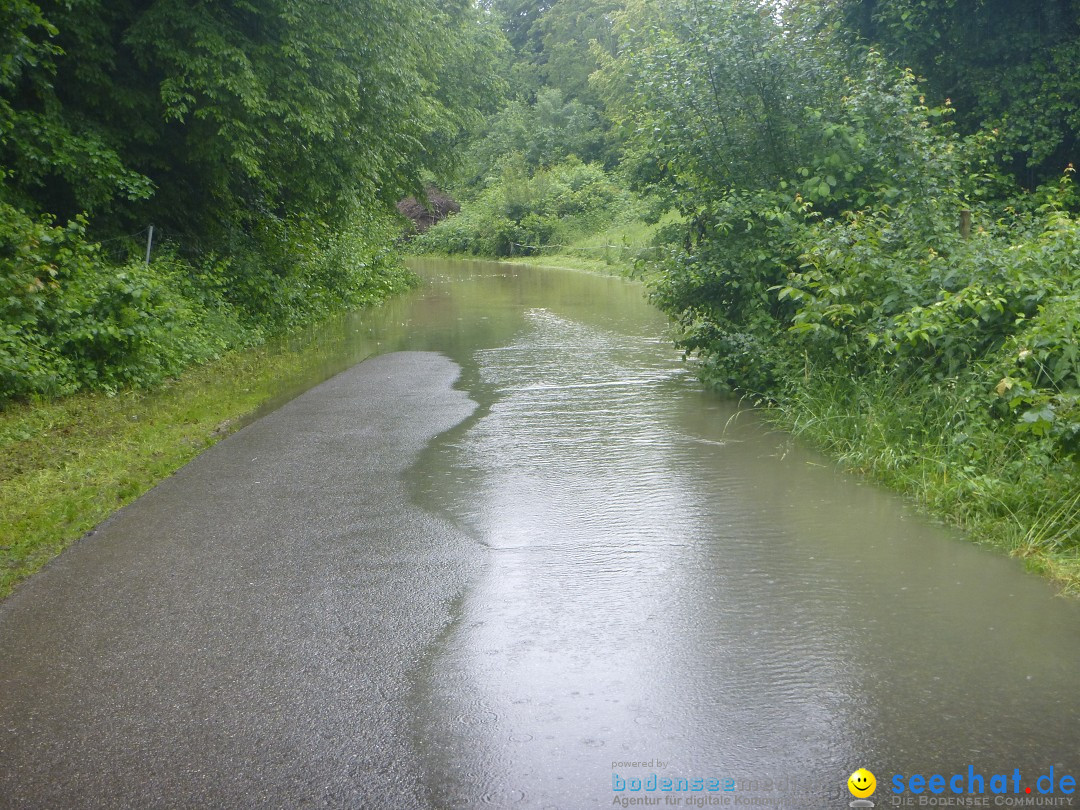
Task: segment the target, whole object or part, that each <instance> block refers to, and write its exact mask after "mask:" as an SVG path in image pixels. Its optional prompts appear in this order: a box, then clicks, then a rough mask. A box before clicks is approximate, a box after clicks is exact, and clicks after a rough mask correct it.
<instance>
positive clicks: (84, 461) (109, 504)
mask: <svg viewBox="0 0 1080 810" xmlns="http://www.w3.org/2000/svg"><path fill="white" fill-rule="evenodd" d="M319 351H320V347H319V346H318V345H313V346H306V344H305V341H304V340H302V339H299V340H297V339H295V337H294V339H291V340H290V339H282V340H280V341H275V342H274V343H273V344H269V345H267V346H263V347H259V348H256V349H249V350H244V351H237V352H232V353H230V354H228V355H226V356H225V357H224V358H222V359H221V360H218V361H216V362H213V363H210V364H207V365H204V366H199V367H195V368H191V369H189V370H188V371H186V372H184V373H183V374H181V375H180V376H179V377H177V378H175V379H170V380H167V381H165V382H164V383H162V384H161V385H159V386H157V387H155V388H152V389H149V390H126V391H122V392H120V393H118V394H115V395H113V396H108V395H105V394H101V393H82V394H76V395H73V396H70V397H66V398H63V399H58V400H52V401H48V400H46V401H41V402H35V403H24V404H11V405H8V406H7V407H6V408H5V409H4V410H2V411H0V599H2V598H3V597H5V596H7V595H8V594H9V593H11V591H12V589H13V588H14V587H15V586H16V585H17V584H18V583H19V582H21V581H22V580H24V579H25V578H26V577H28V576H30V575H31V574H33V573H34V572H35V571H37V570H38V569H40V568H41V567H42V566H43V565H44V564H45V563H46V562H48V561H49V560H50V559H52V558H53V557H54V556H56V555H57V554H59V553H60V552H61V551H63V550H64V549H65V548H66V547H67V546H68V545H70V544H71V543H72V542H74V541H75V540H77V539H78V538H79V537H81V536H82V535H83V534H85V533H86V532H87V531H89V530H90V529H92V528H93V527H94V526H95V525H97V524H98V523H100V522H101V521H102V520H104V519H105V518H107V517H108V516H109V515H110V514H112V513H113V512H115V511H116V510H117V509H119V508H120V507H122V506H124V505H125V504H127V503H129V502H131V501H133V500H134V499H135V498H137V497H139V495H141V494H142V493H144V492H146V491H147V490H148V489H150V488H151V487H153V486H154V485H155V484H156V483H158V482H159V481H161V480H162V479H163V478H166V477H167V476H169V475H171V474H172V473H173V472H175V471H176V470H177V469H179V468H180V467H182V466H183V465H184V464H186V463H187V462H189V461H190V460H191V459H193V458H194V457H195V456H197V455H198V454H199V453H201V452H202V451H203V450H205V449H206V448H208V447H210V446H211V445H212V444H214V443H216V442H217V441H219V440H220V439H221V438H223V437H224V436H226V435H228V434H229V433H230V432H232V431H233V430H235V429H236V428H237V427H239V426H241V425H242V424H243V423H244V418H245V417H246V416H249V415H250V414H252V413H253V412H254V411H256V410H257V409H258V408H259V407H260V406H262V405H264V404H266V403H267V402H268V401H270V400H272V399H274V398H275V397H277V396H280V395H281V392H282V391H283V390H287V389H289V388H292V387H295V385H296V384H297V381H299V380H303V379H307V378H308V377H310V368H311V367H312V365H313V356H314V355H317V354H318V353H319ZM316 361H317V358H316Z"/></svg>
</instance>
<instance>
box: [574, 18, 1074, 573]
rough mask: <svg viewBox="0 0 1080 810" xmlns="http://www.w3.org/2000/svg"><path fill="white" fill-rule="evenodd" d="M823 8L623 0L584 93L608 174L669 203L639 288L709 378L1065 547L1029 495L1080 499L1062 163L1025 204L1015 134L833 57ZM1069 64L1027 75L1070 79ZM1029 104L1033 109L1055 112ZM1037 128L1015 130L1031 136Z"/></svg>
mask: <svg viewBox="0 0 1080 810" xmlns="http://www.w3.org/2000/svg"><path fill="white" fill-rule="evenodd" d="M841 5H843V4H841ZM868 5H870V4H860V3H855V2H854V1H853V2H852V3H849V4H846V5H845V6H844V8H846V9H849V10H850V8H852V7H855V6H868ZM971 5H972V3H965V1H964V0H942V2H933V0H931V1H930V2H915V0H912V2H905V3H897V4H877V6H876V8H877V11H875V12H874V14H875V15H877V17H876V19H879V20H884V19H886V18H888V19H892V20H895V19H899V18H898V17H896V14H897V13H899V12H898V11H897V10H898V9H903V10H905V12H906V11H912V12H913V10H915V9H918V10H919V13H920V14H923V16H922V17H920V18H919V20H918V21H916V22H915V23H913V24H914V25H915V29H913V30H915V31H916V34H915V38H916V39H918V36H919V35H925V36H927V37H933V36H936V35H935V34H934V33H933V25H932V21H933V20H937V19H940V16H941V14H945V13H948V14H950V15H952V14H954V12H955V13H957V14H958V13H959V10H960V9H961V8H968V7H969V6H971ZM976 5H978V6H979V9H980V10H979V14H981V13H982V8H983V7H984V5H985V7H987V8H989V7H990V6H997V5H1001V4H999V3H994V2H992V0H986V2H985V4H983V3H977V4H976ZM1045 5H1046V6H1050V5H1051V4H1050V3H1047V4H1045ZM939 12H940V13H939ZM1013 13H1015V14H1020V13H1021V12H1019V11H1017V10H1015V9H1014V12H1013ZM837 19H839V18H837V17H834V16H833V15H832V13H831V10H830V8H829V4H816V3H791V4H787V5H785V6H784V7H783V8H782V9H778V8H777V7H776V5H775V4H772V3H766V2H758V0H724V1H723V2H720V1H719V0H717V2H707V1H706V0H660V1H659V2H656V1H653V0H650V1H649V2H645V0H642V1H641V2H632V3H628V4H627V8H626V10H625V11H624V13H622V14H621V15H620V16H619V18H618V21H617V26H616V27H617V31H618V32H619V35H620V38H621V48H620V50H619V52H618V56H616V57H612V58H609V59H607V60H606V61H605V63H604V67H603V70H602V72H601V74H600V75H599V76H598V77H596V78H595V79H594V85H595V86H597V87H598V88H602V90H603V92H604V96H605V101H606V103H607V105H608V107H607V108H608V111H609V114H611V115H613V116H614V117H615V119H616V121H617V124H618V126H619V127H621V128H622V130H623V131H627V132H629V133H631V138H630V142H629V144H628V146H627V149H626V155H627V161H626V165H625V171H626V172H627V174H628V175H629V176H631V177H632V178H634V181H635V183H636V184H637V185H638V186H639V187H641V188H647V189H649V190H652V191H655V192H656V194H657V197H658V198H659V199H661V200H664V201H668V202H672V203H674V204H675V205H676V206H677V207H678V210H679V211H680V213H681V219H680V221H679V222H678V223H677V224H676V225H675V226H674V227H670V228H668V229H667V244H666V249H665V250H664V251H663V253H662V254H660V255H659V256H657V257H655V258H654V259H653V260H651V261H649V262H647V263H646V267H645V271H646V276H647V278H650V279H651V286H652V293H653V296H654V300H655V301H656V302H657V304H658V305H659V306H660V307H661V308H662V309H664V310H665V311H666V312H668V313H669V314H670V315H671V316H672V319H673V320H674V322H675V325H676V327H677V333H676V335H677V340H678V342H679V345H680V346H681V347H682V348H684V349H685V350H686V351H687V352H688V353H691V354H695V355H697V356H698V357H699V359H700V365H699V367H700V369H701V372H702V375H703V376H704V377H705V378H706V379H707V380H708V381H709V382H710V383H712V384H714V385H716V386H718V387H722V388H727V389H730V390H735V391H738V392H741V393H744V394H749V395H751V396H752V397H754V398H755V399H756V400H757V401H767V402H771V403H773V404H774V405H775V406H776V407H777V413H778V414H780V417H779V418H780V419H781V421H782V422H783V423H784V424H787V425H788V426H790V427H793V428H795V429H797V430H799V431H800V432H804V433H806V434H807V435H809V436H810V437H811V438H813V439H814V440H815V441H817V442H819V443H821V444H822V445H824V446H826V447H827V448H828V449H829V450H830V451H832V452H833V453H835V454H837V455H838V456H840V457H842V458H844V459H845V460H848V461H849V462H850V463H852V464H853V465H854V466H857V467H859V468H860V469H865V470H867V471H869V472H871V473H873V474H875V475H878V476H880V477H881V478H883V479H884V480H886V481H888V482H889V483H890V484H892V485H894V486H897V487H898V488H900V489H903V490H906V491H909V492H912V493H913V494H915V495H916V496H917V497H918V498H919V499H920V500H922V501H923V502H924V503H926V504H927V505H929V506H931V507H932V508H934V509H935V510H938V511H940V512H942V513H944V514H948V515H950V516H951V517H952V518H953V519H954V520H956V521H957V522H959V523H962V524H964V525H967V526H977V527H980V528H986V530H987V531H992V532H994V533H995V534H996V535H997V536H1006V535H1009V536H1013V535H1016V537H1017V538H1018V539H1016V542H1015V543H1013V547H1014V548H1015V549H1017V550H1018V553H1025V554H1027V553H1029V552H1030V553H1042V552H1040V551H1038V549H1042V548H1051V547H1052V548H1053V549H1055V550H1056V551H1055V553H1058V552H1061V553H1071V552H1074V551H1075V550H1076V549H1077V548H1080V535H1078V533H1077V525H1078V522H1077V504H1076V502H1075V499H1074V500H1072V501H1070V500H1069V499H1068V498H1065V499H1064V500H1062V499H1057V500H1054V501H1053V502H1052V503H1049V504H1048V503H1047V501H1046V497H1047V496H1046V493H1048V492H1051V493H1053V492H1057V493H1061V492H1065V493H1070V492H1072V493H1075V491H1077V489H1078V488H1080V480H1078V476H1077V467H1076V463H1077V459H1078V458H1080V456H1078V454H1080V405H1078V402H1080V374H1078V368H1080V367H1078V363H1080V354H1078V349H1077V334H1078V330H1080V315H1078V313H1080V307H1078V303H1080V221H1078V220H1077V219H1076V218H1075V217H1074V216H1073V215H1071V214H1070V213H1069V212H1070V211H1073V210H1075V209H1076V204H1077V195H1076V190H1075V189H1074V187H1073V183H1072V179H1071V174H1072V169H1071V167H1070V168H1069V169H1067V170H1066V172H1065V174H1064V176H1063V177H1062V179H1060V181H1058V182H1056V183H1052V184H1049V185H1047V186H1045V187H1042V188H1039V189H1037V190H1036V191H1034V192H1032V193H1025V192H1022V191H1020V190H1019V189H1018V187H1017V186H1016V185H1015V184H1014V182H1013V181H1012V179H1011V178H1010V172H1011V170H1012V169H1013V168H1014V166H1013V165H1011V164H1010V163H1009V160H1010V159H1011V157H1010V156H1012V155H1013V154H1014V153H1016V151H1017V144H1018V140H1017V139H1018V138H1020V139H1024V138H1027V139H1030V138H1038V137H1040V136H1038V135H1033V134H1032V132H1033V131H1034V130H1032V129H1029V128H1027V127H1020V128H1011V129H1010V128H1009V127H1008V126H1007V122H1005V121H1004V119H1001V125H1000V126H998V127H996V128H995V127H987V128H985V129H979V128H978V127H977V126H975V127H972V126H971V119H970V118H969V117H961V119H960V120H961V124H960V126H959V127H957V126H956V124H955V123H954V121H955V120H956V119H957V113H956V110H955V107H954V105H953V104H951V103H949V102H948V101H947V100H945V102H944V103H943V104H941V105H940V106H935V105H933V104H928V103H927V101H926V95H927V94H926V92H925V91H924V90H923V89H922V88H920V86H919V84H918V82H917V81H916V77H915V74H914V73H913V72H912V71H911V70H902V69H898V68H897V67H895V66H894V65H893V64H891V63H890V62H889V61H888V60H887V59H886V58H884V57H882V56H880V55H879V54H878V53H876V52H874V51H872V50H860V49H858V48H852V47H851V42H850V38H849V36H848V35H847V34H846V33H845V32H844V31H843V30H842V29H841V28H839V27H838V26H837ZM957 19H959V16H957ZM958 24H959V23H958ZM897 30H899V29H897ZM941 35H942V36H951V34H949V31H947V30H946V31H943V32H942V34H941ZM897 37H898V38H900V35H899V34H897ZM920 47H921V46H920ZM1068 47H1070V46H1069V45H1066V44H1065V42H1064V40H1062V45H1061V48H1062V49H1067V48H1068ZM1062 52H1063V51H1062V50H1060V49H1059V50H1057V51H1055V54H1056V56H1054V57H1053V58H1058V57H1060V56H1061V53H1062ZM954 58H956V59H960V58H963V57H960V56H956V55H954V54H952V53H951V52H950V53H949V55H948V56H946V57H945V58H944V61H948V60H950V59H954ZM1048 58H1049V57H1048ZM1068 64H1069V62H1068V60H1067V59H1066V60H1065V61H1060V60H1059V63H1058V64H1057V66H1056V67H1055V68H1054V69H1053V70H1052V71H1050V70H1049V68H1047V67H1046V65H1045V64H1043V63H1041V62H1040V63H1039V64H1037V65H1036V67H1035V69H1037V70H1046V71H1049V72H1047V73H1046V76H1047V77H1049V76H1050V75H1051V74H1055V75H1057V74H1066V75H1064V76H1062V77H1061V81H1062V86H1064V87H1068V86H1069V85H1068V83H1069V82H1070V81H1072V80H1073V77H1074V74H1075V71H1073V70H1072V69H1071V68H1069V67H1068ZM920 67H921V66H920ZM1017 70H1019V68H1017ZM1011 75H1013V77H1014V78H1015V75H1016V74H1011ZM1047 80H1048V81H1049V78H1048V79H1047ZM952 95H953V98H959V97H960V96H959V94H957V93H953V94H952ZM1043 95H1044V96H1045V97H1042V96H1039V95H1038V94H1035V93H1033V95H1032V97H1031V98H1030V99H1029V101H1030V102H1031V104H1033V105H1037V106H1040V107H1044V106H1045V107H1046V109H1045V110H1043V112H1045V113H1046V115H1049V116H1051V117H1053V116H1057V115H1061V114H1063V108H1062V107H1061V105H1060V104H1059V99H1058V97H1057V95H1056V94H1054V93H1050V94H1043ZM964 115H965V116H967V113H966V112H965V113H964ZM1040 115H1042V113H1040V114H1038V115H1033V116H1031V117H1030V121H1031V123H1032V127H1036V128H1037V127H1046V126H1049V125H1048V124H1046V119H1045V117H1043V118H1040ZM1054 126H1056V124H1055V125H1054ZM957 129H959V133H958V132H957V131H956V130H957ZM1061 132H1063V130H1060V129H1059V130H1058V135H1060V134H1061ZM968 133H970V134H968ZM1055 139H1057V140H1055ZM1066 142H1067V138H1065V137H1064V135H1062V136H1061V138H1058V136H1057V135H1053V136H1051V135H1047V141H1046V142H1045V143H1044V144H1043V145H1044V146H1045V147H1046V150H1044V151H1041V152H1040V151H1038V150H1036V151H1035V152H1031V154H1032V155H1034V156H1035V157H1036V159H1037V160H1043V158H1045V157H1046V156H1047V155H1050V154H1051V153H1054V154H1057V153H1058V151H1059V150H1058V146H1060V145H1062V144H1065V143H1066ZM1021 151H1023V150H1021ZM1003 155H1004V156H1005V161H1004V162H1003V158H1002V156H1003ZM1038 155H1042V157H1038ZM1032 165H1034V164H1032ZM962 222H966V223H968V227H967V230H969V231H970V234H966V233H965V232H963V231H964V228H962V225H961V223H962ZM1014 539H1015V538H1014ZM1010 542H1011V541H1010ZM1033 549H1035V550H1034V551H1033Z"/></svg>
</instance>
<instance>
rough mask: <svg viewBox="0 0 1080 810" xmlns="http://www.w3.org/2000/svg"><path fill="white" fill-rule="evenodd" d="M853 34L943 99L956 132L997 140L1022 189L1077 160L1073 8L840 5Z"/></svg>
mask: <svg viewBox="0 0 1080 810" xmlns="http://www.w3.org/2000/svg"><path fill="white" fill-rule="evenodd" d="M839 10H840V12H841V14H842V17H843V19H844V21H845V24H846V25H848V26H849V27H850V28H851V29H852V30H854V31H855V32H857V33H858V34H860V35H861V36H862V37H864V38H865V39H866V41H868V42H870V43H872V44H874V45H876V46H878V47H880V48H881V49H882V50H883V51H884V53H885V54H886V55H887V56H889V57H890V58H892V59H894V60H895V61H897V62H899V63H900V64H901V65H903V66H908V67H911V68H912V69H914V70H915V71H916V73H917V74H919V75H921V76H925V79H926V81H925V84H926V89H927V92H928V95H930V96H931V97H932V98H933V99H934V100H935V101H936V102H937V103H941V102H942V101H944V100H945V99H950V100H951V102H952V105H953V106H954V107H955V108H956V110H957V116H956V120H957V123H958V126H959V128H960V130H961V132H964V133H971V132H975V131H976V130H978V129H979V128H986V129H993V128H996V129H997V130H998V132H999V136H1000V137H999V142H1000V144H1001V149H1002V150H1003V153H1004V154H1005V155H1006V156H1007V158H1008V160H1010V161H1011V164H1012V168H1013V170H1014V172H1015V173H1016V175H1017V176H1018V177H1019V178H1020V179H1021V180H1022V181H1023V182H1024V183H1025V184H1026V185H1028V186H1029V187H1032V186H1034V185H1037V184H1038V183H1039V182H1042V181H1044V180H1046V179H1049V178H1054V177H1057V176H1059V175H1060V173H1061V171H1062V170H1063V169H1064V168H1065V167H1066V166H1067V165H1068V164H1069V163H1074V162H1076V160H1077V159H1078V158H1080V2H1078V0H1031V2H1022V3H1020V2H1015V0H889V2H882V1H881V0H843V1H842V2H841V3H840V5H839Z"/></svg>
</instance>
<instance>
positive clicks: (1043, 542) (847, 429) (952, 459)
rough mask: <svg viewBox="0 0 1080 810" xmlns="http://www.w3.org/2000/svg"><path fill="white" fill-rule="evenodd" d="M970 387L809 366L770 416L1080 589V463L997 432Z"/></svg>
mask: <svg viewBox="0 0 1080 810" xmlns="http://www.w3.org/2000/svg"><path fill="white" fill-rule="evenodd" d="M966 390H967V389H966V386H965V385H964V381H963V380H957V379H949V380H943V381H941V382H939V383H938V384H936V385H933V386H926V385H925V383H922V384H918V385H915V384H909V383H908V382H907V381H905V380H904V379H902V378H900V377H899V376H898V375H890V374H887V373H884V372H882V373H878V374H873V375H867V376H863V377H852V376H849V375H845V374H843V373H842V372H841V371H839V370H836V369H826V370H823V369H813V368H810V367H807V369H806V370H805V372H804V374H803V375H802V377H801V378H800V379H799V380H797V381H795V382H794V383H792V385H791V386H790V388H789V390H788V393H787V394H786V395H785V396H783V397H781V398H779V401H778V402H777V404H775V405H773V406H772V408H771V409H770V411H769V413H770V415H771V417H772V419H773V420H774V421H775V423H777V424H778V425H779V426H781V427H783V428H785V429H787V430H790V431H791V432H792V433H794V434H795V435H798V436H800V437H803V438H804V439H806V440H808V441H809V442H810V443H812V444H814V445H816V446H817V447H819V448H821V449H822V450H824V451H825V452H827V453H829V454H830V455H832V456H833V457H834V458H836V459H837V460H838V461H839V462H840V463H841V464H842V465H843V466H844V467H845V468H847V469H850V470H852V471H854V472H857V473H860V474H863V475H866V476H868V477H870V478H872V479H874V480H877V481H880V482H882V483H884V484H885V485H887V486H889V487H892V488H894V489H896V490H899V491H900V492H902V493H904V494H906V495H907V496H908V497H910V498H911V499H912V500H914V502H915V503H916V504H917V505H918V506H920V507H921V508H923V509H924V510H926V511H927V512H928V513H930V514H932V515H935V516H938V517H941V518H942V519H944V520H945V521H947V522H948V523H950V524H952V525H955V526H957V527H959V528H961V529H963V530H965V531H966V532H967V533H968V534H969V535H970V536H971V537H972V538H973V539H974V540H975V541H977V542H980V543H983V544H986V545H990V546H993V547H996V548H999V549H1003V550H1005V551H1007V552H1009V553H1011V554H1013V555H1014V556H1017V557H1020V558H1022V559H1023V560H1024V561H1025V564H1026V565H1027V566H1028V567H1029V568H1030V569H1031V570H1035V571H1039V572H1040V573H1043V574H1046V575H1048V576H1050V577H1051V578H1052V579H1054V580H1056V581H1058V582H1059V583H1061V584H1062V585H1063V586H1064V587H1065V588H1066V589H1068V590H1073V591H1077V592H1080V465H1078V464H1077V463H1076V462H1075V461H1074V460H1071V459H1069V458H1061V457H1057V456H1055V455H1053V454H1052V453H1049V452H1046V453H1043V452H1040V449H1039V448H1038V446H1037V445H1033V443H1032V442H1031V441H1030V440H1024V441H1021V440H1019V439H1018V438H1017V437H1016V435H1015V434H1014V433H1011V432H1008V431H1002V430H1000V429H995V425H994V421H993V416H992V415H991V414H990V413H988V412H986V411H985V410H984V409H982V408H981V407H980V406H979V405H978V404H977V400H976V399H974V398H972V397H970V396H967V395H966V394H965V391H966Z"/></svg>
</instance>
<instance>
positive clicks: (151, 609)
mask: <svg viewBox="0 0 1080 810" xmlns="http://www.w3.org/2000/svg"><path fill="white" fill-rule="evenodd" d="M457 374H458V367H457V366H456V365H455V364H453V363H452V362H451V361H449V360H447V359H445V358H443V357H441V356H439V355H435V354H428V353H418V352H409V353H399V354H392V355H385V356H382V357H378V358H375V359H373V360H369V361H367V362H364V363H362V364H360V365H358V366H356V367H354V368H353V369H351V370H349V371H347V372H345V373H343V374H340V375H338V376H337V377H334V378H333V379H331V380H329V381H328V382H326V383H324V384H323V385H320V386H319V387H317V388H314V389H312V390H311V391H309V392H307V393H306V394H304V395H302V396H300V397H299V398H297V399H295V400H293V401H292V402H290V403H289V404H287V405H285V406H284V407H283V408H281V409H280V410H278V411H275V412H274V413H272V414H270V415H269V416H267V417H266V418H264V419H261V420H259V421H258V422H256V423H254V424H252V425H249V426H248V427H246V428H244V429H243V430H241V431H239V432H237V433H236V434H235V435H233V436H231V437H229V438H228V439H226V440H225V441H223V442H221V443H220V444H218V445H217V446H215V447H214V448H212V449H211V450H209V451H207V452H206V453H204V454H203V455H202V456H200V457H199V458H198V459H196V460H195V461H194V462H192V463H191V464H189V465H188V466H187V467H185V468H184V469H182V470H181V471H179V472H178V473H177V474H176V475H175V476H173V477H172V478H170V479H168V480H167V481H165V482H163V483H162V484H161V485H160V486H158V487H157V488H156V489H154V490H153V491H152V492H150V493H148V494H147V495H145V496H144V497H143V498H141V499H139V500H138V501H137V502H135V503H134V504H132V505H131V506H129V507H127V508H125V509H124V510H122V511H121V512H119V513H118V514H117V515H115V516H114V517H113V518H112V519H110V520H109V521H107V522H106V523H105V524H103V525H102V526H101V527H99V529H98V530H97V532H96V533H94V534H93V535H91V536H88V537H87V538H85V539H83V540H82V541H80V542H79V543H77V544H76V545H75V546H74V547H72V548H71V549H69V550H68V551H67V552H66V553H64V554H63V555H61V557H60V558H58V559H57V560H55V561H54V562H53V563H52V564H50V565H49V566H48V567H47V568H46V569H45V570H44V571H42V572H41V573H40V574H38V575H37V576H36V577H34V578H33V579H31V580H30V581H29V582H28V583H26V584H25V585H24V586H23V587H22V588H20V589H19V590H18V591H17V592H16V593H15V594H14V595H13V596H12V597H11V598H10V599H8V600H7V601H6V602H5V603H3V604H2V605H0V807H5V808H7V807H19V808H23V807H42V808H45V807H48V808H57V807H110V808H115V807H139V808H149V807H225V808H228V807H251V806H259V807H289V808H295V807H309V806H310V807H315V806H331V807H394V808H409V807H422V806H424V804H425V802H424V791H423V788H422V786H421V784H420V783H419V771H420V769H419V763H418V762H417V761H416V757H415V754H414V753H413V750H412V747H411V746H410V743H409V739H410V735H411V734H417V733H419V734H422V733H423V729H420V728H411V727H410V711H409V703H410V691H411V679H410V674H411V673H412V672H414V670H415V668H416V667H417V666H418V665H420V664H421V663H422V660H423V656H424V653H425V649H426V648H427V647H428V646H429V645H430V643H431V642H432V641H433V640H434V639H435V638H436V636H437V635H438V633H439V632H440V630H441V629H442V628H443V627H445V626H446V624H447V622H448V621H449V620H450V606H451V605H452V602H453V599H454V597H455V596H456V595H458V594H459V593H460V592H461V591H462V589H463V587H464V584H465V582H466V580H467V579H468V578H469V577H470V575H471V574H472V573H473V572H475V571H476V570H477V567H478V566H479V565H480V551H479V547H478V546H477V545H476V544H475V543H473V542H472V541H470V540H468V539H466V538H465V537H463V536H462V535H461V534H460V533H459V532H458V531H457V530H456V529H455V528H453V527H452V526H451V525H449V524H448V523H446V522H444V521H443V520H441V519H439V518H438V517H436V516H433V515H431V514H428V513H425V512H424V511H422V510H420V509H419V508H417V507H416V506H414V505H413V504H412V503H411V501H410V498H409V492H408V487H407V486H406V484H405V481H404V479H403V473H404V472H405V471H406V470H407V469H408V467H409V465H410V464H411V463H412V462H413V461H414V460H415V458H416V456H417V454H418V453H419V452H420V451H421V449H422V448H423V447H424V445H425V444H426V443H427V442H428V441H429V440H430V439H431V438H433V437H434V436H436V435H437V434H438V433H440V432H442V431H443V430H446V429H448V428H449V427H451V426H452V425H454V424H456V423H458V422H460V421H461V420H462V419H464V418H466V417H467V416H468V415H469V414H470V413H471V412H472V410H473V403H472V402H471V401H470V400H469V399H468V398H467V396H466V395H465V394H464V393H462V392H460V391H457V390H455V389H453V388H452V384H453V382H454V380H455V378H456V377H457Z"/></svg>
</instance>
